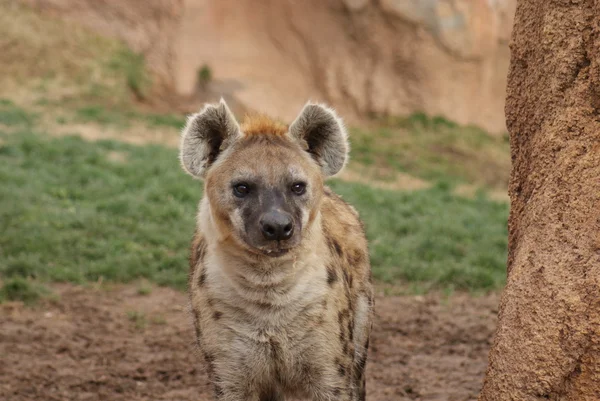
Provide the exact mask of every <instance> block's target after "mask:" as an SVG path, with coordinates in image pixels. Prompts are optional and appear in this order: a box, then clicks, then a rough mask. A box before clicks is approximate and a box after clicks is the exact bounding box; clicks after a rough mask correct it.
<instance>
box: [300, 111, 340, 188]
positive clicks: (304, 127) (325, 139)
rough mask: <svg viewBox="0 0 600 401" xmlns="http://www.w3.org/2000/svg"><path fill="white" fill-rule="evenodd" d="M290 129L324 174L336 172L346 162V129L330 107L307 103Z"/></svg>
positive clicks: (330, 174)
mask: <svg viewBox="0 0 600 401" xmlns="http://www.w3.org/2000/svg"><path fill="white" fill-rule="evenodd" d="M289 132H290V135H291V136H292V138H294V139H295V140H297V141H298V142H300V143H301V145H302V146H303V147H304V148H305V149H306V151H307V152H308V153H310V154H311V156H312V157H313V159H315V161H316V162H317V163H318V164H319V165H320V166H321V170H322V171H323V174H324V175H325V176H332V175H335V174H337V173H338V172H339V171H340V170H341V169H342V168H343V167H344V165H345V164H346V160H347V159H348V151H349V150H350V146H349V144H348V133H347V132H346V129H345V128H344V123H343V122H342V120H341V119H340V118H339V117H338V116H337V115H336V114H335V112H334V111H333V110H332V109H330V108H328V107H326V106H323V105H320V104H313V103H308V104H306V106H304V109H302V111H301V112H300V115H299V116H298V117H297V118H296V120H295V121H294V122H293V123H292V124H291V125H290V130H289Z"/></svg>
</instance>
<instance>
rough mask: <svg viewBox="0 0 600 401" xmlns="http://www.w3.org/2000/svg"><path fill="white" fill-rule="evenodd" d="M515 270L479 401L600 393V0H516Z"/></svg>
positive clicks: (512, 83)
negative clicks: (517, 0)
mask: <svg viewBox="0 0 600 401" xmlns="http://www.w3.org/2000/svg"><path fill="white" fill-rule="evenodd" d="M511 51H512V58H511V67H510V72H509V76H508V90H507V104H506V118H507V126H508V129H509V132H510V140H511V149H512V151H511V152H512V162H513V170H512V174H511V182H510V188H509V194H510V199H511V213H510V219H509V253H508V282H507V285H506V288H505V290H504V293H503V295H502V300H501V303H500V313H499V322H498V328H497V331H496V338H495V341H494V345H493V347H492V350H491V351H490V364H489V367H488V370H487V374H486V378H485V381H484V385H483V389H482V392H481V394H480V397H479V400H480V401H497V400H503V401H504V400H569V401H587V400H590V401H591V400H594V401H598V400H600V234H599V233H600V0H562V1H561V0H519V2H518V5H517V12H516V18H515V25H514V30H513V39H512V43H511Z"/></svg>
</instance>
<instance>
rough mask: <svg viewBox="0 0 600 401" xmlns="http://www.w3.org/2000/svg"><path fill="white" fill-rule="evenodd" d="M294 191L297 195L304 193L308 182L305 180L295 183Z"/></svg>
mask: <svg viewBox="0 0 600 401" xmlns="http://www.w3.org/2000/svg"><path fill="white" fill-rule="evenodd" d="M292 192H293V193H295V194H296V195H302V194H303V193H304V192H306V184H305V183H303V182H297V183H295V184H294V185H292Z"/></svg>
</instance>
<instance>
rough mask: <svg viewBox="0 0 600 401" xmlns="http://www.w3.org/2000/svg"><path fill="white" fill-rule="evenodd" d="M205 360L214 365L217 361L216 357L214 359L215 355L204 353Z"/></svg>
mask: <svg viewBox="0 0 600 401" xmlns="http://www.w3.org/2000/svg"><path fill="white" fill-rule="evenodd" d="M204 360H205V361H206V363H208V364H212V363H213V362H214V361H215V357H214V355H213V354H211V353H208V352H205V353H204Z"/></svg>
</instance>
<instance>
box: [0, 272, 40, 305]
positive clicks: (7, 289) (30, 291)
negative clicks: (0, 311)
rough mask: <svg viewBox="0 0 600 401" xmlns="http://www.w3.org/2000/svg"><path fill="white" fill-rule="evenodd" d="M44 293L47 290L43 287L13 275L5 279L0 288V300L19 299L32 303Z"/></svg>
mask: <svg viewBox="0 0 600 401" xmlns="http://www.w3.org/2000/svg"><path fill="white" fill-rule="evenodd" d="M46 294H48V290H47V289H46V288H45V287H42V286H41V285H38V284H34V283H31V282H30V281H28V280H26V279H24V278H21V277H15V278H11V279H9V280H7V281H5V282H4V284H3V285H2V287H1V288H0V302H2V301H21V302H23V303H25V304H33V303H35V302H36V301H38V300H39V299H40V298H41V297H42V296H44V295H46Z"/></svg>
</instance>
